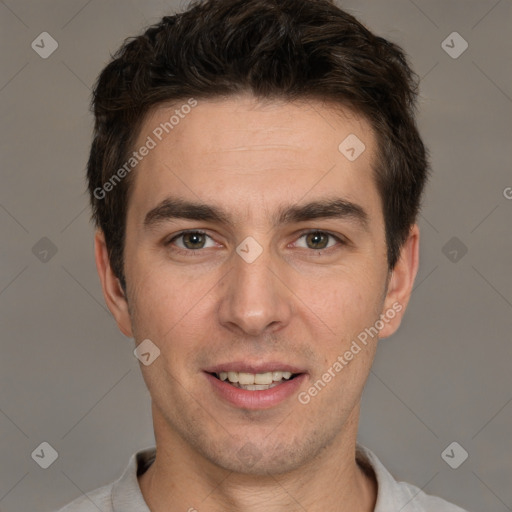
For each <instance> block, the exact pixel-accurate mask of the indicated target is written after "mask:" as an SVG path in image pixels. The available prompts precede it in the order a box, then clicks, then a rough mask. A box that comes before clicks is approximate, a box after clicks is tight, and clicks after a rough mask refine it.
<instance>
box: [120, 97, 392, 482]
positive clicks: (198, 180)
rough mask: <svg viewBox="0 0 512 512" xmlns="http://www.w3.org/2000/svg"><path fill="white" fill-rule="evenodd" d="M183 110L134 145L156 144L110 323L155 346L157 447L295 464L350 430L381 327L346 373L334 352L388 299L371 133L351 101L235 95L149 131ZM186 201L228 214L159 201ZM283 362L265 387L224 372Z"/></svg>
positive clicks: (224, 460) (235, 463)
mask: <svg viewBox="0 0 512 512" xmlns="http://www.w3.org/2000/svg"><path fill="white" fill-rule="evenodd" d="M176 108H178V109H179V105H178V106H177V107H176V106H174V107H173V108H159V109H157V110H155V111H154V112H153V113H152V114H151V115H150V116H148V118H147V119H146V120H145V123H144V125H143V128H142V131H141V133H140V136H139V139H138V143H137V144H136V147H137V148H139V147H140V146H142V145H143V144H145V143H146V141H147V137H148V135H149V136H150V137H151V138H152V139H153V140H154V141H155V142H156V146H155V147H154V148H153V149H151V150H150V151H149V154H148V155H147V156H145V157H144V158H143V160H142V161H141V162H140V163H139V164H138V166H137V169H136V171H134V176H133V178H134V181H133V183H132V186H133V188H132V192H131V195H130V198H129V208H128V214H127V224H126V244H125V249H124V254H125V275H126V281H127V286H128V291H127V298H128V307H129V311H130V317H128V316H127V315H123V314H121V313H119V314H117V315H116V319H117V321H118V324H119V325H120V327H121V329H122V330H123V332H125V333H126V334H128V335H132V333H133V336H134V337H135V338H136V340H137V343H139V342H141V341H142V340H144V339H147V338H149V339H150V340H151V342H152V343H153V344H154V345H156V346H157V347H158V349H159V350H160V356H159V357H157V358H156V359H155V361H154V362H153V363H151V364H150V365H148V366H141V368H142V371H143V376H144V379H145V382H146V384H147V386H148V389H149V391H150V394H151V397H152V401H153V412H154V415H155V417H154V421H155V434H156V438H157V444H158V443H160V444H162V443H164V444H165V443H166V442H171V441H170V440H171V439H172V440H173V441H172V442H173V443H174V445H176V443H178V444H181V445H182V446H185V447H188V448H187V449H189V450H190V452H191V453H193V454H194V456H195V457H200V458H201V460H204V459H206V460H207V461H209V462H210V463H214V464H216V465H218V466H221V467H223V468H226V469H229V470H234V471H239V472H247V473H264V472H274V473H281V472H286V471H290V470H293V469H294V468H298V467H300V466H301V465H304V464H305V463H307V462H308V461H313V460H314V458H315V457H316V456H318V455H319V454H320V453H321V451H322V449H323V448H325V447H327V446H329V445H332V443H340V442H341V439H342V438H343V439H345V441H346V439H347V435H348V434H347V433H348V432H350V436H355V430H356V428H357V419H358V414H359V401H360V396H361V393H362V390H363V386H364V384H365V381H366V379H367V376H368V373H369V371H370V366H371V363H372V359H373V356H374V353H375V349H376V342H377V337H376V336H374V337H372V336H367V344H366V345H364V344H363V343H361V342H360V341H359V342H358V345H359V346H360V348H361V350H360V351H359V352H358V353H356V354H355V355H354V356H353V358H352V359H351V360H347V359H346V358H343V360H344V361H345V364H343V365H342V369H341V370H339V366H336V365H335V362H336V361H339V356H342V357H343V355H344V354H345V353H346V352H347V351H349V350H350V347H351V344H352V342H353V341H354V340H357V339H358V338H357V337H358V335H360V333H362V332H363V331H365V329H368V328H371V327H374V326H375V324H376V321H377V320H379V316H380V315H381V314H382V313H385V311H386V309H388V308H390V307H391V304H392V303H393V297H391V296H390V294H389V293H388V294H387V295H386V279H387V270H388V269H387V261H386V241H385V229H384V219H383V215H382V203H381V199H380V197H379V194H378V192H377V189H376V186H375V183H374V175H373V171H372V165H373V163H374V162H375V159H376V141H375V137H374V135H373V133H372V130H371V129H370V127H369V125H368V124H367V123H366V122H365V121H364V120H363V119H362V118H361V117H359V116H357V115H355V114H353V113H350V112H349V111H345V113H344V115H340V114H339V113H335V112H334V110H333V108H332V107H328V106H326V105H324V104H322V103H319V102H313V101H312V102H308V103H300V104H299V103H278V102H272V103H268V104H265V105H262V104H258V103H256V102H255V100H254V99H253V98H252V97H251V96H240V97H238V98H230V99H229V100H222V101H220V100H219V101H215V102H213V101H204V102H198V105H197V106H196V107H195V108H193V109H191V112H190V113H188V114H187V115H186V116H184V118H182V119H180V121H179V124H176V126H175V127H174V128H173V130H172V132H170V133H169V134H168V135H166V134H165V132H164V133H163V135H164V137H162V140H161V141H159V140H158V139H157V137H156V136H155V135H154V133H155V132H154V130H155V128H157V127H158V126H159V125H160V123H164V122H167V121H169V118H170V117H171V116H172V115H173V113H174V110H175V109H176ZM350 134H354V135H356V136H357V138H358V139H360V141H362V142H363V143H364V145H365V147H366V149H365V150H364V151H363V153H362V154H360V156H359V157H358V158H356V159H355V160H353V161H351V159H349V158H347V156H346V155H349V156H352V151H351V150H350V148H348V150H347V148H345V149H344V150H343V151H344V152H342V151H340V150H339V149H338V146H339V145H340V143H341V142H342V141H344V139H345V138H346V137H347V136H349V135H350ZM349 140H352V142H353V140H354V139H349ZM342 149H343V148H342ZM356 151H357V148H356ZM178 199H179V200H182V201H187V202H193V203H201V204H205V205H208V206H210V207H212V208H215V209H218V210H219V211H221V212H223V215H224V217H225V218H221V219H215V218H205V217H203V218H196V219H193V218H179V217H178V218H176V217H174V216H173V215H172V214H174V213H176V211H175V210H174V209H173V208H169V207H165V205H166V203H165V201H168V203H167V205H168V204H170V203H172V202H173V201H176V200H178ZM328 201H339V204H338V206H340V205H341V207H339V208H337V210H336V211H337V214H336V215H332V216H330V217H322V216H320V217H318V218H315V215H313V214H314V212H315V208H310V209H309V210H308V211H302V212H301V216H293V215H288V216H281V217H282V218H280V217H279V214H280V213H282V212H286V211H287V210H288V209H297V208H300V207H302V206H304V205H306V204H308V203H313V202H323V203H325V202H328ZM317 210H318V208H317ZM191 212H192V213H193V214H194V213H195V214H198V213H200V211H199V210H198V209H192V210H191ZM331 213H332V212H331ZM192 216H193V215H192ZM184 230H187V231H189V234H188V235H184V236H181V237H180V236H179V235H180V233H181V232H182V231H184ZM195 231H200V232H202V233H195V234H194V233H190V232H195ZM315 232H316V233H315ZM237 249H238V250H237ZM398 316H400V315H397V317H398ZM398 323H399V322H398V321H397V320H396V319H395V320H393V321H390V322H389V325H386V334H385V335H386V336H387V335H389V334H391V332H392V331H393V330H395V329H396V327H397V326H398ZM372 332H374V331H372ZM359 339H361V338H359ZM352 346H353V345H352ZM340 364H341V363H340ZM333 365H335V366H336V368H337V370H334V371H333V369H332V368H333ZM329 369H331V379H328V378H327V377H325V376H324V374H325V373H326V372H328V370H329ZM280 370H284V371H289V372H291V373H292V374H298V375H297V376H296V377H294V378H292V379H289V380H286V379H282V380H280V381H278V382H279V383H278V384H277V385H276V384H274V385H273V386H272V387H271V388H269V389H266V390H246V389H241V388H239V387H237V385H235V386H234V385H233V384H230V383H229V381H228V380H227V381H226V380H225V381H222V380H220V379H219V378H218V377H219V376H220V377H224V378H225V375H220V373H221V372H228V371H231V372H235V373H234V374H231V377H232V378H233V380H236V378H237V372H242V373H258V374H260V373H270V372H274V371H280ZM216 374H217V375H216ZM272 375H273V377H275V378H276V379H279V377H280V374H278V373H277V374H272ZM333 375H334V376H333ZM323 376H324V377H323ZM238 377H239V378H240V376H238ZM267 377H268V376H267ZM285 377H286V374H285ZM246 378H247V376H246ZM248 378H249V379H250V377H248ZM265 378H266V377H261V379H262V380H263V381H265ZM258 380H259V378H258ZM319 380H322V381H323V382H324V385H323V386H322V385H318V386H317V393H314V392H313V393H309V392H308V390H309V389H310V388H311V387H312V386H314V384H315V383H316V382H318V381H319ZM326 380H328V382H325V381H326ZM267 385H268V384H267ZM318 389H319V390H318ZM308 397H309V399H308ZM299 398H301V399H299ZM306 402H307V403H306ZM343 436H345V437H343Z"/></svg>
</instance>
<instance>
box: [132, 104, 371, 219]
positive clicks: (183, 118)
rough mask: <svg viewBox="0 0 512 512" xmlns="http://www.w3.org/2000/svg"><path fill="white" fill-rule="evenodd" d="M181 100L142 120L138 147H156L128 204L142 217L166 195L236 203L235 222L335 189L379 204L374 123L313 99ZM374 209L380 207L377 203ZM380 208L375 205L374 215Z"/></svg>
mask: <svg viewBox="0 0 512 512" xmlns="http://www.w3.org/2000/svg"><path fill="white" fill-rule="evenodd" d="M190 104H191V103H190V101H189V102H187V101H186V100H184V101H183V102H182V103H176V104H174V105H173V106H160V107H158V108H156V109H154V110H153V111H152V112H151V113H150V114H148V116H147V117H146V119H145V121H144V123H143V125H142V127H141V131H140V135H139V137H138V141H137V144H136V148H139V147H141V146H143V145H144V144H145V143H146V142H147V141H148V140H149V139H151V140H152V141H153V143H154V144H152V145H153V146H154V147H153V148H152V149H151V151H149V152H148V154H147V155H146V156H145V157H144V158H143V159H141V161H140V163H139V164H138V166H137V171H136V172H135V173H134V176H133V182H132V192H131V194H130V195H131V199H130V205H129V215H130V211H131V210H134V211H135V212H136V213H137V217H140V216H141V215H143V214H144V211H146V212H147V210H148V209H150V208H152V207H154V206H155V205H156V204H158V203H159V202H161V201H163V200H165V198H166V196H168V195H172V196H173V197H176V196H182V197H185V198H187V199H191V200H192V199H193V200H195V201H197V200H201V201H202V202H208V203H209V204H217V205H224V209H225V210H229V209H230V208H231V209H236V210H237V216H238V218H239V219H242V218H245V219H247V218H252V219H254V220H256V219H258V218H261V219H262V218H263V217H264V216H265V215H271V214H272V211H273V207H272V205H275V204H277V203H279V204H282V203H286V202H288V203H297V202H300V201H301V199H302V198H304V201H305V200H306V199H307V200H313V199H315V198H318V197H322V196H326V195H330V196H332V195H333V192H339V193H338V194H337V195H340V194H341V195H342V196H343V197H344V198H345V199H347V200H350V201H355V200H356V199H357V200H358V201H359V202H361V201H362V202H365V203H366V204H367V209H368V210H370V212H369V213H370V214H371V213H372V212H371V210H373V209H375V208H376V206H377V207H378V203H379V202H380V201H379V197H378V194H377V191H376V187H375V184H374V181H375V180H374V172H373V163H374V161H375V151H376V142H375V137H374V133H373V130H372V129H371V127H370V125H369V123H368V122H367V121H366V120H365V119H364V118H362V117H361V116H359V115H357V114H356V113H354V112H352V111H350V110H349V109H346V108H344V109H342V108H341V107H340V106H339V105H333V104H332V103H330V104H328V103H324V102H319V101H315V100H310V101H300V102H286V101H277V100H272V101H264V102H263V101H257V100H256V99H255V98H254V97H252V96H249V95H245V96H238V97H230V98H228V99H223V100H220V99H219V100H214V101H212V100H207V101H201V100H197V102H196V105H195V106H194V107H192V108H188V107H187V108H184V105H190ZM377 209H378V208H377ZM374 213H375V214H377V211H375V212H374Z"/></svg>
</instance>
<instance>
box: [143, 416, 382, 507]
mask: <svg viewBox="0 0 512 512" xmlns="http://www.w3.org/2000/svg"><path fill="white" fill-rule="evenodd" d="M354 414H355V417H354V418H351V421H350V422H348V423H349V425H347V427H351V428H347V431H346V432H343V433H341V434H340V436H339V438H337V439H336V440H335V441H334V442H333V443H332V444H331V445H330V446H326V447H325V449H324V450H323V451H322V454H320V455H318V456H317V457H316V459H315V460H312V461H310V462H309V463H308V464H307V465H304V466H301V467H300V468H299V469H297V470H295V471H293V472H289V473H282V474H272V475H251V474H243V473H234V472H232V471H228V470H226V469H224V468H221V467H219V466H217V465H215V464H213V463H212V462H210V461H208V460H207V459H205V458H203V457H202V456H200V455H199V454H198V453H197V452H196V451H195V450H194V449H193V448H192V447H190V446H189V445H188V444H187V443H185V442H184V441H183V440H182V439H181V438H179V437H178V436H176V435H175V434H174V433H173V435H170V432H169V431H168V430H167V429H166V428H165V426H166V425H165V426H164V424H163V418H161V417H159V416H158V414H155V413H154V415H153V416H154V422H155V433H156V434H157V435H156V438H157V454H156V458H155V461H154V462H153V464H152V465H151V466H150V468H149V469H148V470H147V471H146V472H145V473H144V474H143V475H141V476H140V477H139V485H140V488H141V491H142V494H143V496H144V499H145V501H146V503H147V504H148V506H149V508H150V510H151V512H164V511H165V512H175V511H190V512H193V511H195V510H196V511H202V510H208V511H211V512H226V511H230V512H238V511H242V510H243V511H244V512H260V511H261V508H262V504H263V505H264V507H265V511H266V512H284V511H286V512H290V511H293V512H295V511H297V512H299V511H304V510H307V511H308V512H320V511H322V512H324V511H325V510H332V511H336V512H352V511H353V510H358V511H360V512H373V511H374V508H375V502H376V498H377V482H376V479H375V476H374V475H373V474H367V473H366V472H365V471H364V470H363V469H362V467H360V466H359V464H358V463H357V461H356V458H355V450H356V433H357V420H358V416H359V409H358V408H357V410H355V411H354ZM159 427H160V428H159Z"/></svg>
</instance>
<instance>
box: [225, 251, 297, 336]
mask: <svg viewBox="0 0 512 512" xmlns="http://www.w3.org/2000/svg"><path fill="white" fill-rule="evenodd" d="M251 250H253V248H251ZM241 254H243V253H241ZM250 261H251V260H250V258H245V259H244V257H242V256H240V255H239V254H238V253H236V254H233V267H232V268H231V270H230V271H229V272H228V273H227V275H226V276H225V277H224V279H223V280H222V282H221V284H220V287H221V289H220V306H219V309H218V315H219V321H220V323H221V324H222V325H223V326H224V327H226V328H228V329H230V330H232V331H233V332H235V333H236V334H238V335H240V334H245V335H246V336H260V335H263V334H267V333H269V332H275V331H277V330H280V329H282V328H283V327H284V326H286V325H287V324H288V323H289V322H290V318H291V315H292V310H293V304H292V299H293V294H292V293H291V291H290V289H289V288H288V287H287V286H286V281H287V269H286V265H285V264H284V262H283V261H282V260H279V258H278V257H277V256H274V255H273V254H272V251H271V250H270V249H269V248H268V246H265V248H263V251H262V252H261V254H260V255H259V256H258V257H257V258H256V259H255V260H254V261H252V262H250ZM288 271H289V269H288Z"/></svg>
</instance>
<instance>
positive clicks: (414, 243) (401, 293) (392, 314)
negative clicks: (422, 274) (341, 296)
mask: <svg viewBox="0 0 512 512" xmlns="http://www.w3.org/2000/svg"><path fill="white" fill-rule="evenodd" d="M419 247H420V230H419V228H418V225H417V224H414V225H413V226H412V227H411V230H410V231H409V237H408V238H407V240H406V241H405V243H404V245H403V246H402V249H401V251H400V258H399V259H398V261H397V263H396V265H395V268H394V269H393V271H392V273H391V276H390V278H389V284H388V289H387V292H386V298H385V299H384V308H383V310H382V313H381V316H380V318H381V319H382V321H383V323H384V327H383V328H382V329H381V330H380V333H379V338H387V337H388V336H391V335H392V334H394V333H395V332H396V331H397V330H398V328H399V327H400V323H401V322H402V317H403V315H404V313H405V310H406V308H407V304H408V303H409V299H410V297H411V292H412V287H413V285H414V280H415V278H416V274H417V272H418V265H419Z"/></svg>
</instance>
